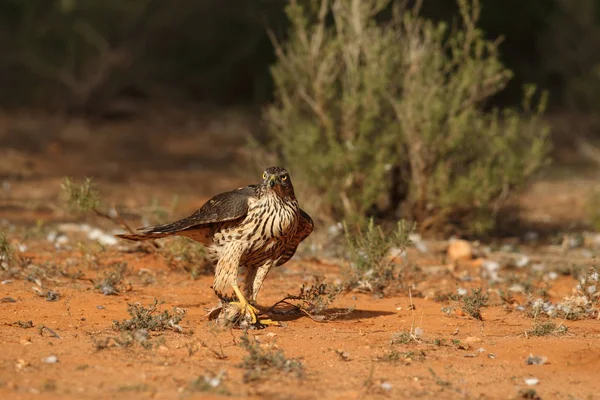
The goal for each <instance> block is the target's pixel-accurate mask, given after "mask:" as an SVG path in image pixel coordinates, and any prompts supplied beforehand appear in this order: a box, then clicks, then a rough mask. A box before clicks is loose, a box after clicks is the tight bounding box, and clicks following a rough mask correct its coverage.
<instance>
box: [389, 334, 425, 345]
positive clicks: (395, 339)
mask: <svg viewBox="0 0 600 400" xmlns="http://www.w3.org/2000/svg"><path fill="white" fill-rule="evenodd" d="M413 342H414V343H418V342H419V338H418V336H417V335H415V333H414V332H412V331H411V332H408V331H401V332H397V333H394V335H393V336H392V340H391V341H390V343H391V344H410V343H413Z"/></svg>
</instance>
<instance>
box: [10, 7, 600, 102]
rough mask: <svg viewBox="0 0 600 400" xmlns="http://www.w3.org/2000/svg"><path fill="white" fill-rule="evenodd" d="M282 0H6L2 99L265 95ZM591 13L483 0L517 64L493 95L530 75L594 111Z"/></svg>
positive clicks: (282, 23) (435, 10)
mask: <svg viewBox="0 0 600 400" xmlns="http://www.w3.org/2000/svg"><path fill="white" fill-rule="evenodd" d="M397 2H398V1H397ZM300 3H302V1H301V2H300ZM409 3H411V1H409ZM286 4H288V1H284V0H229V1H227V2H223V1H221V0H200V1H196V0H172V1H164V0H163V1H161V0H136V1H120V0H4V1H2V2H0V54H1V55H2V56H1V57H0V85H1V87H2V90H1V91H0V105H2V106H4V107H7V106H27V107H29V106H36V107H44V108H50V109H62V110H68V111H74V112H80V111H86V112H95V111H98V110H99V109H102V107H105V106H106V103H107V102H110V101H113V100H114V99H117V98H123V97H127V96H129V97H136V96H137V97H143V98H150V99H155V100H157V101H174V100H181V101H197V102H211V103H217V104H222V105H230V104H258V105H262V104H264V103H265V102H268V101H269V100H270V99H271V98H272V92H273V85H272V79H271V77H270V74H269V66H270V65H271V64H272V63H273V62H274V59H275V56H274V51H273V46H272V43H271V41H270V40H269V38H268V36H267V34H266V29H267V28H269V29H271V30H273V31H274V32H275V34H276V35H277V36H278V37H279V38H280V39H281V38H282V36H283V35H285V31H286V27H287V25H288V21H287V18H286V16H285V13H284V8H285V6H286ZM409 5H410V4H409ZM389 8H390V10H391V7H389ZM390 13H391V11H390ZM422 15H423V16H424V17H427V18H431V19H433V20H435V21H446V22H448V23H450V24H452V23H453V22H455V21H456V20H457V18H458V13H457V5H456V2H454V1H448V0H425V1H424V4H423V10H422ZM381 18H386V14H385V12H384V13H382V15H381ZM599 20H600V1H599V0H578V1H576V2H574V1H570V0H527V1H522V0H483V1H482V13H481V18H480V22H479V27H480V28H481V29H482V30H483V31H484V32H485V34H486V35H487V37H488V38H490V39H495V38H497V37H503V38H504V39H503V43H502V45H501V47H500V53H501V57H502V61H503V63H504V64H505V65H506V66H507V68H508V69H510V70H511V71H513V72H514V78H513V79H512V80H511V82H510V83H509V84H508V87H507V88H506V90H504V91H502V92H501V93H500V94H498V95H497V96H496V97H495V102H496V103H498V104H499V105H509V104H510V105H512V104H517V103H519V102H520V99H521V95H522V90H521V89H522V86H523V84H524V83H526V82H531V83H535V84H537V86H538V87H540V88H543V89H548V90H549V91H550V92H551V93H552V96H551V98H550V102H551V106H552V107H560V108H564V109H569V110H571V111H577V112H586V113H592V112H596V111H597V110H598V107H600V99H598V96H600V95H599V94H598V93H600V91H599V90H597V87H598V85H599V84H600V35H599V34H598V33H600V25H599V24H598V21H599Z"/></svg>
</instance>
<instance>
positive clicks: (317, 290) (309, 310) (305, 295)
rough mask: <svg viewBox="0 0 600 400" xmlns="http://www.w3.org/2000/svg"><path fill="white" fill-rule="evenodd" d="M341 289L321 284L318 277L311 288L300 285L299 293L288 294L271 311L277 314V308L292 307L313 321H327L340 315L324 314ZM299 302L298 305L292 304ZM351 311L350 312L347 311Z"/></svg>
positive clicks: (336, 286)
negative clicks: (282, 306) (281, 306)
mask: <svg viewBox="0 0 600 400" xmlns="http://www.w3.org/2000/svg"><path fill="white" fill-rule="evenodd" d="M342 290H343V288H342V287H341V286H338V285H332V284H327V283H324V282H322V280H321V279H320V278H318V277H315V282H314V284H312V285H311V286H306V285H305V284H302V287H301V288H300V292H299V293H298V294H297V295H291V294H288V295H287V296H286V297H284V298H283V299H281V300H279V301H278V302H277V303H275V304H274V305H273V306H272V307H271V310H273V311H275V312H277V308H278V307H279V306H280V305H282V304H285V305H289V306H292V307H294V308H295V309H296V310H298V311H299V312H301V313H303V314H305V315H307V316H309V317H310V318H311V319H313V320H314V321H319V322H320V321H328V320H332V319H334V318H335V317H337V316H338V315H339V314H340V313H339V312H338V313H329V314H326V313H325V312H326V311H327V309H328V308H329V307H330V306H331V304H332V303H333V302H334V301H335V299H336V298H337V297H338V296H339V294H340V293H341V292H342ZM292 301H299V302H300V303H299V304H297V303H293V302H292ZM349 311H351V310H349Z"/></svg>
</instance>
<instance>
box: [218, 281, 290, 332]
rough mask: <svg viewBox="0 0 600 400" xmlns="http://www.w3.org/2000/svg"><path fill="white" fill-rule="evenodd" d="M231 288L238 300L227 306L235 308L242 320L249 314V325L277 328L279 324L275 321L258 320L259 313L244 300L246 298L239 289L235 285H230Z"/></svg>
mask: <svg viewBox="0 0 600 400" xmlns="http://www.w3.org/2000/svg"><path fill="white" fill-rule="evenodd" d="M232 287H233V291H234V292H235V295H236V296H237V298H238V301H233V302H231V303H229V304H231V305H235V306H237V308H238V309H239V310H240V315H241V316H242V318H243V317H244V316H245V315H247V314H249V315H250V323H251V324H253V325H254V324H256V323H258V324H259V325H275V326H279V322H277V321H272V320H270V319H258V314H260V311H259V310H258V309H257V308H256V307H254V306H253V305H252V304H250V303H248V300H246V298H245V297H244V295H243V294H242V291H241V290H240V288H239V287H237V285H232Z"/></svg>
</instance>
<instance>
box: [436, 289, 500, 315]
mask: <svg viewBox="0 0 600 400" xmlns="http://www.w3.org/2000/svg"><path fill="white" fill-rule="evenodd" d="M448 297H449V299H450V301H451V302H452V303H454V304H452V305H451V306H450V307H446V308H444V309H443V310H444V311H445V312H446V313H447V314H450V313H451V312H452V311H454V310H455V309H456V308H460V310H461V311H462V312H463V313H465V314H466V315H468V316H470V317H473V318H475V319H478V320H480V321H483V316H482V315H481V307H487V303H488V299H489V294H488V293H487V291H486V292H484V291H483V288H477V289H471V294H464V295H460V294H456V293H452V294H450V295H449V296H448Z"/></svg>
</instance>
